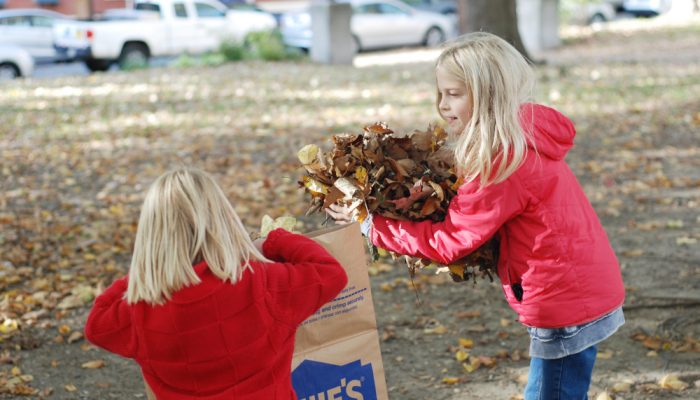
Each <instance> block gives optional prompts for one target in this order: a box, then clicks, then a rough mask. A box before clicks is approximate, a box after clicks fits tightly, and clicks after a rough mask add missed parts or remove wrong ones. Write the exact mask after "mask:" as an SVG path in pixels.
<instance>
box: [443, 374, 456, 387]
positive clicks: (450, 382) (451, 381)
mask: <svg viewBox="0 0 700 400" xmlns="http://www.w3.org/2000/svg"><path fill="white" fill-rule="evenodd" d="M459 381H460V379H459V378H455V377H452V376H446V377H444V378H442V383H444V384H447V385H454V384H455V383H459Z"/></svg>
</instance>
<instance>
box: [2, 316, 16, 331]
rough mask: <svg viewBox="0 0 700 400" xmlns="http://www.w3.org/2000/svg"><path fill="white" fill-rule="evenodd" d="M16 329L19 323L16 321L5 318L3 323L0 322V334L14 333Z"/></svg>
mask: <svg viewBox="0 0 700 400" xmlns="http://www.w3.org/2000/svg"><path fill="white" fill-rule="evenodd" d="M18 328H19V322H17V320H16V319H12V318H7V319H5V320H4V321H2V325H0V332H1V333H10V332H14V331H16V330H17V329H18Z"/></svg>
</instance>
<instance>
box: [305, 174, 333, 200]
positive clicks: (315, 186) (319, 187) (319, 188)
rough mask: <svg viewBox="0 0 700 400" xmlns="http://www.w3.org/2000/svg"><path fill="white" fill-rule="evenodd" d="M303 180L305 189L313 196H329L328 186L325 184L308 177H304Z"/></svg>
mask: <svg viewBox="0 0 700 400" xmlns="http://www.w3.org/2000/svg"><path fill="white" fill-rule="evenodd" d="M301 180H302V183H303V184H304V187H305V188H306V189H307V190H308V191H309V192H311V194H322V195H324V196H325V195H327V194H328V186H326V185H324V184H323V183H321V182H319V181H317V180H315V179H313V178H311V177H309V176H306V175H305V176H302V177H301Z"/></svg>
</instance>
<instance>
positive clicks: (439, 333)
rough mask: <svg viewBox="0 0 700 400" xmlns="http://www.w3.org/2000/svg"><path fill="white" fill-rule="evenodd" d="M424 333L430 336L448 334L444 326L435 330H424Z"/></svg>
mask: <svg viewBox="0 0 700 400" xmlns="http://www.w3.org/2000/svg"><path fill="white" fill-rule="evenodd" d="M423 333H427V334H429V335H430V334H433V335H442V334H445V333H447V328H446V327H445V326H444V325H438V326H436V327H435V328H429V329H425V330H423Z"/></svg>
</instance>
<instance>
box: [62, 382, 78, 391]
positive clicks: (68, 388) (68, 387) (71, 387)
mask: <svg viewBox="0 0 700 400" xmlns="http://www.w3.org/2000/svg"><path fill="white" fill-rule="evenodd" d="M63 388H64V389H66V391H67V392H75V391H76V390H78V388H77V387H75V385H72V384H70V383H69V384H67V385H63Z"/></svg>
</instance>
